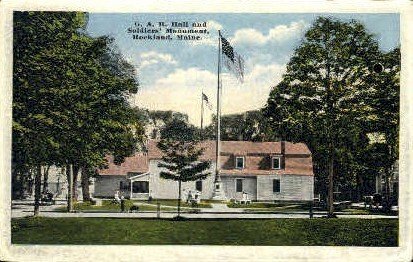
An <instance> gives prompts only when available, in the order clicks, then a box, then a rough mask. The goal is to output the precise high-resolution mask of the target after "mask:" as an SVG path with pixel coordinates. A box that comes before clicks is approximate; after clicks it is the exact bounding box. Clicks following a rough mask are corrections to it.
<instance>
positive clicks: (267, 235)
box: [12, 217, 398, 246]
mask: <svg viewBox="0 0 413 262" xmlns="http://www.w3.org/2000/svg"><path fill="white" fill-rule="evenodd" d="M397 236H398V219H325V218H317V219H267V220H262V219H261V220H246V219H244V220H242V219H239V220H187V221H172V220H156V219H146V220H145V219H126V218H120V219H115V218H45V217H40V218H22V219H12V243H13V244H143V245H145V244H149V245H156V244H169V245H175V244H184V245H185V244H186V245H188V244H192V245H270V246H271V245H274V246H284V245H298V246H301V245H303V246H314V245H321V246H324V245H327V246H334V245H345V246H397Z"/></svg>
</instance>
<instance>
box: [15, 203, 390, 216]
mask: <svg viewBox="0 0 413 262" xmlns="http://www.w3.org/2000/svg"><path fill="white" fill-rule="evenodd" d="M211 205H212V208H202V209H201V210H200V211H199V213H186V212H185V210H184V212H183V213H182V216H183V217H187V218H192V219H272V218H309V213H308V212H303V211H300V212H297V211H296V212H290V213H281V212H278V213H275V212H274V213H246V212H244V210H243V209H242V208H229V207H227V205H225V204H216V203H213V204H211ZM59 206H64V205H62V204H60V205H53V206H41V207H40V216H43V217H55V218H58V217H105V218H157V212H156V211H143V212H137V213H121V212H98V211H96V212H75V213H66V212H57V211H54V209H55V208H57V207H59ZM11 214H12V218H19V217H27V216H32V215H33V205H29V203H24V204H20V205H19V204H13V208H12V212H11ZM176 214H177V213H176V212H175V211H173V212H172V211H162V212H161V214H160V218H173V217H175V216H176ZM326 214H327V213H326V212H322V211H321V212H320V211H317V212H314V214H313V217H314V218H320V217H323V216H326ZM336 214H337V216H338V217H339V218H361V219H378V218H398V217H397V216H386V215H351V214H343V213H341V212H337V213H336Z"/></svg>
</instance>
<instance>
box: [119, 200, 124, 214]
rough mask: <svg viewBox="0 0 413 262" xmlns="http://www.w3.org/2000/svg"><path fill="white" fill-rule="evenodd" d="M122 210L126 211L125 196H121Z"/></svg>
mask: <svg viewBox="0 0 413 262" xmlns="http://www.w3.org/2000/svg"><path fill="white" fill-rule="evenodd" d="M120 210H121V212H122V213H123V212H125V198H124V197H123V196H121V197H120Z"/></svg>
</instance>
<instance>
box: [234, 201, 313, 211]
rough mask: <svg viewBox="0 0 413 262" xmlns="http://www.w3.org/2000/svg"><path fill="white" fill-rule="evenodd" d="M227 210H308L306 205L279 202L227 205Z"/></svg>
mask: <svg viewBox="0 0 413 262" xmlns="http://www.w3.org/2000/svg"><path fill="white" fill-rule="evenodd" d="M227 206H228V207H229V208H249V209H266V210H279V209H304V210H308V209H309V207H308V204H303V203H294V202H279V203H267V202H252V203H251V204H240V203H234V202H232V203H228V204H227Z"/></svg>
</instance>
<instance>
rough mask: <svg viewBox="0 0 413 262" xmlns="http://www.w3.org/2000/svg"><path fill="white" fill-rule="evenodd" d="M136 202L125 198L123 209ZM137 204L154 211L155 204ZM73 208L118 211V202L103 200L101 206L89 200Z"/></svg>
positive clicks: (59, 208)
mask: <svg viewBox="0 0 413 262" xmlns="http://www.w3.org/2000/svg"><path fill="white" fill-rule="evenodd" d="M136 203H137V202H135V201H132V200H125V210H126V211H128V210H129V209H130V208H131V206H133V205H134V204H136ZM137 205H138V206H139V211H156V210H157V207H156V206H155V205H145V204H143V203H142V204H137ZM73 209H74V210H77V211H102V212H103V211H107V212H120V211H121V208H120V204H118V203H114V202H113V201H111V200H103V201H102V205H101V206H96V205H92V204H91V203H90V202H78V203H75V204H74V205H73ZM55 210H56V211H62V212H64V211H66V210H67V208H66V207H58V208H56V209H55ZM162 210H163V211H172V210H175V208H171V207H162Z"/></svg>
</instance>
